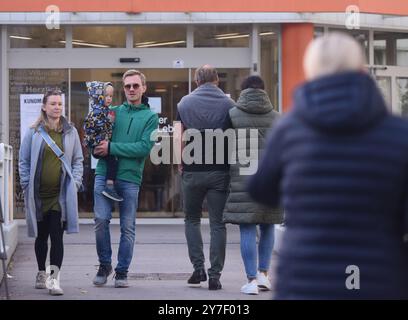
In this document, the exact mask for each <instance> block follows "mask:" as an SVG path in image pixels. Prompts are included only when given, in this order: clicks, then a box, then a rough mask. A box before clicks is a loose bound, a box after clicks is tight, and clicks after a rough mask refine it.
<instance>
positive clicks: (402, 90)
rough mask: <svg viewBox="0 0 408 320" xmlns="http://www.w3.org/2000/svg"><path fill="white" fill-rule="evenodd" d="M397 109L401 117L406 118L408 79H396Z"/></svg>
mask: <svg viewBox="0 0 408 320" xmlns="http://www.w3.org/2000/svg"><path fill="white" fill-rule="evenodd" d="M397 90H398V109H399V110H400V111H401V115H402V116H408V78H397Z"/></svg>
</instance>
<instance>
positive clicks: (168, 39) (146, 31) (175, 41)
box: [133, 25, 187, 48]
mask: <svg viewBox="0 0 408 320" xmlns="http://www.w3.org/2000/svg"><path fill="white" fill-rule="evenodd" d="M133 41H134V45H133V46H134V47H135V48H156V47H157V48H185V47H186V46H187V27H186V26H163V25H162V26H145V25H143V26H137V27H134V28H133Z"/></svg>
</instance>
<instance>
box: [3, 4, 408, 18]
mask: <svg viewBox="0 0 408 320" xmlns="http://www.w3.org/2000/svg"><path fill="white" fill-rule="evenodd" d="M48 5H57V6H58V7H59V8H60V11H67V12H71V11H76V12H81V11H84V12H91V11H95V12H108V11H110V12H147V11H150V12H158V11H163V12H198V11H202V12H262V11H264V12H344V11H345V8H346V7H347V6H348V5H357V6H359V8H360V11H361V12H367V13H384V14H398V15H408V1H407V0H312V1H306V0H255V1H248V0H224V1H220V0H0V11H3V12H30V11H45V8H46V7H47V6H48Z"/></svg>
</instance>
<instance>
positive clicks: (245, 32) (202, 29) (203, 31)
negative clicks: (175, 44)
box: [194, 24, 251, 48]
mask: <svg viewBox="0 0 408 320" xmlns="http://www.w3.org/2000/svg"><path fill="white" fill-rule="evenodd" d="M250 33H251V26H250V25H245V24H243V25H196V26H195V27H194V47H197V48H202V47H245V48H247V47H249V38H250Z"/></svg>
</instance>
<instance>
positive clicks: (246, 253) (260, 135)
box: [224, 76, 282, 294]
mask: <svg viewBox="0 0 408 320" xmlns="http://www.w3.org/2000/svg"><path fill="white" fill-rule="evenodd" d="M241 89H242V91H241V94H240V97H239V99H238V101H237V106H236V107H235V108H233V109H231V110H230V112H229V115H230V118H231V122H232V127H233V128H234V129H235V131H236V137H237V147H238V149H237V150H238V155H240V154H246V155H251V156H250V159H251V160H250V162H251V163H250V164H242V162H243V161H242V159H238V161H237V162H236V164H232V165H231V167H230V173H231V187H230V195H229V198H228V200H227V204H226V206H225V210H224V222H226V223H235V224H239V227H240V234H241V256H242V260H243V262H244V266H245V271H246V275H247V279H248V282H247V283H246V284H245V285H244V286H243V287H242V288H241V292H242V293H245V294H258V292H259V289H260V290H270V289H271V283H270V281H269V279H268V270H269V268H270V263H271V257H272V249H273V244H274V224H279V223H281V222H282V213H281V211H280V210H278V209H271V208H267V207H264V206H262V205H259V204H257V203H255V202H254V201H253V200H252V199H251V198H250V196H249V194H248V193H247V192H246V191H245V188H246V182H247V178H248V170H247V169H248V168H250V167H254V166H256V167H257V163H258V159H259V158H260V153H261V152H262V151H263V149H264V144H265V136H266V134H267V132H268V130H269V128H270V127H271V125H272V123H273V122H274V121H275V120H276V119H277V118H278V116H279V113H277V112H276V111H274V110H273V107H272V104H271V102H270V100H269V97H268V95H267V93H266V92H265V91H264V82H263V80H262V79H261V78H260V77H258V76H250V77H248V78H247V79H245V80H244V82H243V83H242V85H241ZM249 129H252V130H254V129H255V130H257V131H256V132H255V133H256V134H255V136H254V137H253V136H252V135H250V133H249V132H248V130H249ZM240 131H241V132H240ZM243 133H244V134H243ZM248 137H250V138H249V139H248ZM256 142H257V143H256ZM240 160H241V161H240ZM245 170H247V172H246V173H245ZM255 171H256V168H255V170H253V172H252V174H253V173H255ZM257 225H259V227H260V239H259V244H258V247H257V243H256V234H257ZM257 253H258V254H257ZM258 288H259V289H258Z"/></svg>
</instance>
